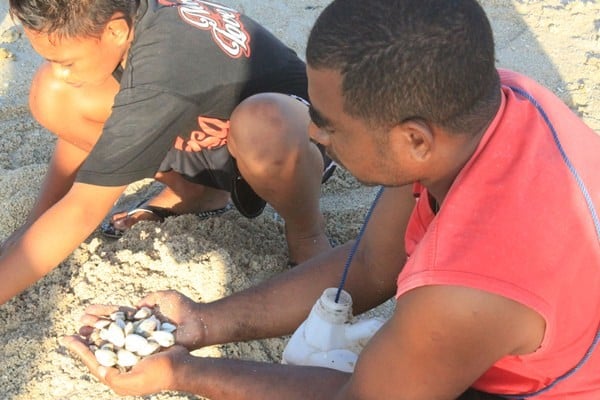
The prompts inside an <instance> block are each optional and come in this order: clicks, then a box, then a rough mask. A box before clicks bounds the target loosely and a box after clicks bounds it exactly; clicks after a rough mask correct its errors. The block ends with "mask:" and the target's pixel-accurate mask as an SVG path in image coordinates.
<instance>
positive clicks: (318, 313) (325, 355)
mask: <svg viewBox="0 0 600 400" xmlns="http://www.w3.org/2000/svg"><path fill="white" fill-rule="evenodd" d="M337 291H338V289H337V288H328V289H325V291H324V292H323V294H322V295H321V297H320V298H319V299H318V300H317V302H316V303H315V305H314V306H313V308H312V310H311V312H310V314H309V315H308V318H307V319H306V321H304V322H303V323H302V325H300V327H299V328H298V329H297V330H296V332H294V334H293V335H292V337H291V338H290V340H289V342H288V343H287V345H286V347H285V349H284V351H283V359H282V363H283V364H293V365H311V366H319V367H327V368H333V369H337V370H340V371H344V372H352V371H354V366H355V365H356V360H357V359H358V355H359V354H360V352H361V350H362V349H363V348H364V346H365V345H366V343H367V342H368V341H369V339H371V337H372V336H373V335H374V334H375V332H377V330H379V328H381V326H382V325H383V324H384V322H385V321H384V320H382V319H380V318H369V319H363V320H359V321H357V322H354V323H352V322H351V320H352V297H350V294H349V293H348V292H346V291H344V290H342V291H341V293H340V298H339V300H338V302H337V303H336V302H335V297H336V294H337Z"/></svg>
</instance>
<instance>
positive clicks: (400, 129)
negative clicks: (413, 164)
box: [392, 120, 434, 161]
mask: <svg viewBox="0 0 600 400" xmlns="http://www.w3.org/2000/svg"><path fill="white" fill-rule="evenodd" d="M392 129H394V130H397V132H395V133H396V134H397V135H398V136H399V138H400V139H401V140H402V141H403V142H404V145H405V148H406V149H408V151H409V154H410V155H411V156H412V158H413V159H414V160H415V161H427V160H428V159H429V157H430V156H431V151H432V149H433V140H434V135H433V130H432V129H431V127H430V126H429V125H428V124H427V123H426V122H424V121H421V120H408V121H405V122H402V123H400V124H398V125H396V126H395V127H394V128H392Z"/></svg>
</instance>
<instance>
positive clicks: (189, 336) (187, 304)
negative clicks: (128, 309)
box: [137, 290, 207, 350]
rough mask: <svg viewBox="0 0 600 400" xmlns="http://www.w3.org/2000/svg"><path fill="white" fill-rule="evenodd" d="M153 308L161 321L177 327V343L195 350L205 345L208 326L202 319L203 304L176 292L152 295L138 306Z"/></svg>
mask: <svg viewBox="0 0 600 400" xmlns="http://www.w3.org/2000/svg"><path fill="white" fill-rule="evenodd" d="M137 306H138V307H142V306H146V307H150V308H153V309H154V310H155V312H156V313H157V314H158V317H159V318H160V319H165V320H168V321H170V322H172V323H174V324H175V325H177V330H176V331H175V343H177V344H180V345H182V346H185V347H187V348H188V349H189V350H195V349H198V348H200V347H202V346H203V345H204V344H205V343H204V341H205V339H206V332H207V326H206V324H205V322H204V320H203V319H202V306H203V305H202V304H201V303H196V302H194V301H193V300H192V299H190V298H189V297H187V296H185V295H183V294H181V293H179V292H176V291H174V290H167V291H159V292H154V293H150V294H149V295H147V296H146V297H144V298H143V299H142V300H140V302H139V303H138V304H137Z"/></svg>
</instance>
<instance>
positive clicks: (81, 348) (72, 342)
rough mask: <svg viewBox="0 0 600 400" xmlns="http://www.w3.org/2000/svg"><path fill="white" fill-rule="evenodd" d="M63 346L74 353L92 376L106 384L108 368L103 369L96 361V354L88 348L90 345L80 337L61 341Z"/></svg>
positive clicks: (65, 338)
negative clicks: (105, 378)
mask: <svg viewBox="0 0 600 400" xmlns="http://www.w3.org/2000/svg"><path fill="white" fill-rule="evenodd" d="M60 342H61V344H62V345H63V346H65V347H66V348H67V349H68V350H69V351H71V352H72V353H74V354H75V355H76V356H77V357H78V358H79V359H81V361H82V362H83V363H84V364H85V366H86V367H88V369H89V370H90V372H91V373H92V375H94V376H95V377H96V378H98V379H99V380H100V381H101V382H104V377H105V375H106V368H104V367H101V365H100V364H98V361H97V360H96V357H95V356H94V354H93V353H92V352H91V351H90V349H89V348H88V345H87V344H86V343H85V342H84V341H83V340H82V339H81V338H80V337H78V336H65V337H63V338H62V339H61V341H60Z"/></svg>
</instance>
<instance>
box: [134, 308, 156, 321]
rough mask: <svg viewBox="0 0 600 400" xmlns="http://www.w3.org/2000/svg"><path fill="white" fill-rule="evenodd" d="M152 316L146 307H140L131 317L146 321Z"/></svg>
mask: <svg viewBox="0 0 600 400" xmlns="http://www.w3.org/2000/svg"><path fill="white" fill-rule="evenodd" d="M151 315H152V310H151V309H149V308H148V307H142V308H140V309H139V310H137V311H136V313H135V314H134V315H133V319H146V318H148V317H149V316H151Z"/></svg>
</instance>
